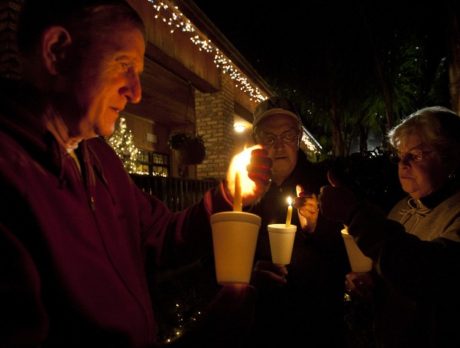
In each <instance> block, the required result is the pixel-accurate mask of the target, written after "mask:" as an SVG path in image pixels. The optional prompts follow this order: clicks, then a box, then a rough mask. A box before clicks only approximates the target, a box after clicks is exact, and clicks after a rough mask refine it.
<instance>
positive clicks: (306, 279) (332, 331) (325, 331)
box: [251, 97, 348, 347]
mask: <svg viewBox="0 0 460 348" xmlns="http://www.w3.org/2000/svg"><path fill="white" fill-rule="evenodd" d="M253 127H254V128H253V132H254V139H255V141H256V143H258V144H261V145H263V146H264V148H265V149H266V150H267V152H268V154H269V157H270V158H271V159H272V161H273V166H272V180H273V181H272V183H271V186H270V187H269V190H268V192H267V193H266V194H265V195H264V197H263V198H262V200H261V201H260V202H258V203H257V204H256V205H255V206H254V207H253V209H252V210H251V211H252V212H254V213H255V214H258V215H260V216H261V217H262V226H261V228H260V232H259V240H258V245H257V251H256V257H255V258H256V264H255V271H254V273H253V280H254V284H255V285H256V288H257V289H258V297H259V300H258V303H257V306H256V327H255V335H254V340H253V342H252V343H251V344H252V346H257V347H259V346H260V347H294V346H300V345H305V346H306V347H307V346H308V347H339V346H342V344H343V341H342V340H343V337H342V335H343V332H342V326H343V287H344V277H345V274H346V271H347V267H348V260H347V257H346V252H345V249H344V245H343V241H342V238H341V235H340V228H341V226H340V225H339V224H337V223H333V222H331V221H328V220H326V219H324V218H323V217H322V216H321V215H319V216H318V211H319V209H318V200H317V197H318V194H319V190H320V187H321V186H322V185H324V184H325V183H326V182H327V179H326V172H325V169H326V168H325V167H324V166H323V165H322V164H318V163H315V164H313V163H311V162H309V161H308V160H307V158H306V156H305V154H304V153H303V152H302V151H301V150H300V148H299V145H300V140H301V135H302V123H301V120H300V118H299V116H298V113H297V111H296V109H295V108H294V106H293V105H292V104H291V103H290V102H289V101H288V100H286V99H284V98H279V97H273V98H270V99H268V100H266V101H264V102H262V103H261V104H259V106H258V107H257V109H256V111H255V113H254V123H253ZM296 188H297V190H296ZM299 188H300V190H299ZM296 191H297V192H298V191H301V193H300V195H301V196H302V197H301V198H298V199H297V201H298V202H297V203H298V205H297V206H298V213H297V212H295V211H294V214H293V216H292V224H294V225H297V232H296V236H295V241H294V249H293V254H292V259H291V263H290V264H289V265H287V267H280V266H277V265H274V264H273V263H272V262H271V254H270V243H269V237H268V232H267V224H271V223H284V222H285V220H286V211H287V207H288V204H287V202H286V200H287V197H288V196H290V197H291V198H292V199H294V198H295V197H296V195H297V192H296Z"/></svg>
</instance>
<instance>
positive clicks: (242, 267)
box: [211, 211, 261, 285]
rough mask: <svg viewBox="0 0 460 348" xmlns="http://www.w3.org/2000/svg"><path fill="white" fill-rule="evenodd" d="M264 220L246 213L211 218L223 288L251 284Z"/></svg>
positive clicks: (215, 263)
mask: <svg viewBox="0 0 460 348" xmlns="http://www.w3.org/2000/svg"><path fill="white" fill-rule="evenodd" d="M260 223H261V218H260V216H258V215H255V214H251V213H246V212H242V211H224V212H220V213H215V214H213V215H211V227H212V242H213V248H214V265H215V269H216V277H217V282H218V283H219V284H221V285H224V284H235V283H242V284H248V283H249V281H250V279H251V274H252V266H253V262H254V254H255V250H256V244H257V236H258V234H259V227H260Z"/></svg>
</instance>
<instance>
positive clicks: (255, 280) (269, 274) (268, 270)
mask: <svg viewBox="0 0 460 348" xmlns="http://www.w3.org/2000/svg"><path fill="white" fill-rule="evenodd" d="M287 273H288V272H287V268H286V266H281V265H275V264H274V263H272V262H270V261H261V260H259V261H257V262H256V265H255V267H254V271H253V272H252V278H251V283H252V284H254V286H255V287H256V288H266V287H274V286H281V285H284V284H286V282H287V280H286V276H287Z"/></svg>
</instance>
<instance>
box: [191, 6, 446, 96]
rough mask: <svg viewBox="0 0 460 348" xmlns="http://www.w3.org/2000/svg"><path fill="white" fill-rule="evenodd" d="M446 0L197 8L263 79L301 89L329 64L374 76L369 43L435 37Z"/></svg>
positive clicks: (376, 45)
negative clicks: (421, 34) (415, 34)
mask: <svg viewBox="0 0 460 348" xmlns="http://www.w3.org/2000/svg"><path fill="white" fill-rule="evenodd" d="M445 1H446V2H448V1H449V0H438V1H434V0H425V2H428V4H425V5H421V4H420V3H419V2H409V1H404V0H398V1H396V0H386V1H364V0H363V1H330V0H304V1H284V2H279V1H277V2H274V1H258V0H245V1H242V0H233V1H230V2H221V1H215V0H195V3H196V4H197V5H198V7H200V8H201V9H202V10H203V12H204V13H206V15H207V16H208V17H209V18H210V19H211V21H213V22H214V24H215V25H216V26H217V27H218V28H219V29H220V30H221V31H222V33H223V34H224V35H225V36H226V37H227V38H228V39H229V40H230V41H231V42H232V43H233V44H234V46H235V47H236V48H237V49H238V50H239V51H240V52H241V53H242V54H243V55H244V56H245V57H246V58H247V59H248V61H249V62H250V63H251V64H252V65H253V66H254V67H255V68H256V69H257V70H258V72H259V73H260V74H261V75H262V76H263V77H264V78H266V79H267V80H268V81H269V82H272V81H273V79H275V80H276V81H280V82H281V83H282V84H283V85H285V84H288V85H291V86H292V88H297V87H300V88H301V89H302V88H303V87H305V86H308V85H309V83H310V80H311V81H315V79H318V78H321V74H324V73H327V71H326V70H325V69H328V68H327V67H326V65H325V64H327V62H329V63H330V62H332V64H334V63H333V62H334V60H337V59H338V60H339V61H341V62H346V64H345V66H347V69H348V70H349V72H350V73H351V74H353V73H354V71H360V74H362V75H364V76H366V75H369V74H372V71H370V70H369V69H372V67H371V66H372V59H373V58H372V47H373V46H371V42H373V43H374V47H376V48H377V49H381V48H382V47H384V46H385V45H387V43H388V41H389V40H391V38H392V36H393V35H394V33H395V32H396V31H398V33H400V34H401V33H404V32H406V31H407V30H416V31H426V32H429V33H435V32H436V34H438V32H439V31H441V30H442V29H441V26H440V21H442V20H443V19H442V18H443V17H442V16H443V15H445V12H446V11H443V10H444V6H445V3H444V2H445ZM411 4H415V5H411ZM442 44H443V43H441V42H440V43H439V45H440V46H442ZM439 49H441V48H439ZM437 50H438V49H437ZM438 51H439V50H438ZM366 69H368V70H366ZM309 88H314V87H312V86H309Z"/></svg>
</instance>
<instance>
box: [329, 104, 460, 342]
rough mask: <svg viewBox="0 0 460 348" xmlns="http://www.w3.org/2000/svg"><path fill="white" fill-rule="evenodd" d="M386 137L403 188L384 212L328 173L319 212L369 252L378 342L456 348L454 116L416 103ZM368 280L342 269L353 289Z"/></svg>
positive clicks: (458, 264) (459, 125)
mask: <svg viewBox="0 0 460 348" xmlns="http://www.w3.org/2000/svg"><path fill="white" fill-rule="evenodd" d="M389 141H390V144H391V145H392V146H393V147H394V148H395V150H396V152H397V154H398V175H399V180H400V183H401V187H402V189H403V190H404V191H405V192H406V193H407V194H408V195H407V197H406V198H404V199H402V200H401V201H400V202H399V203H397V204H396V205H395V206H394V208H393V209H392V210H391V211H390V213H389V215H388V218H385V216H384V215H383V214H382V213H381V212H380V211H378V210H377V209H376V208H374V207H372V206H370V205H369V204H368V203H365V202H363V201H360V200H359V199H357V198H356V197H355V195H354V194H353V193H352V192H351V191H350V190H349V189H347V188H345V187H338V186H337V182H335V180H334V178H333V177H331V178H330V180H331V184H333V185H332V186H326V187H324V188H323V189H322V193H321V196H320V205H321V211H322V212H323V214H325V215H326V216H328V217H330V218H332V219H335V220H338V221H341V222H343V223H344V224H346V225H347V226H348V230H349V233H350V234H351V235H352V236H353V237H354V239H355V241H356V242H357V243H358V245H359V247H360V248H361V250H362V251H363V252H364V253H365V254H366V255H367V256H369V257H371V258H372V259H373V262H374V270H375V274H377V275H378V276H377V278H376V279H375V282H374V289H373V294H374V297H373V299H374V301H375V305H376V322H375V325H376V339H377V342H378V347H460V330H459V329H460V315H459V313H460V185H459V180H458V174H459V173H458V171H459V166H460V117H459V116H458V115H457V114H455V113H454V112H453V111H451V110H449V109H447V108H444V107H437V106H436V107H428V108H424V109H421V110H418V111H417V112H415V113H413V114H412V115H410V116H409V117H408V118H406V119H405V120H403V121H402V122H401V123H400V124H399V125H398V126H396V127H395V128H393V129H392V130H391V131H390V132H389ZM334 185H336V187H334ZM371 284H372V282H370V278H369V275H366V274H364V275H363V274H349V275H347V287H348V288H349V289H350V290H352V291H353V290H354V293H355V294H356V293H358V294H359V293H361V294H362V293H364V292H366V286H367V287H369V286H370V285H371ZM367 290H369V289H367Z"/></svg>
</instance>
